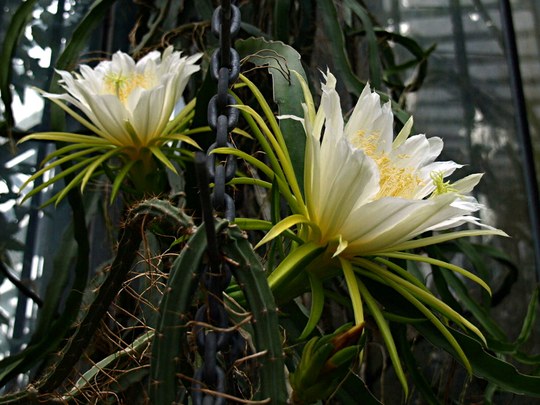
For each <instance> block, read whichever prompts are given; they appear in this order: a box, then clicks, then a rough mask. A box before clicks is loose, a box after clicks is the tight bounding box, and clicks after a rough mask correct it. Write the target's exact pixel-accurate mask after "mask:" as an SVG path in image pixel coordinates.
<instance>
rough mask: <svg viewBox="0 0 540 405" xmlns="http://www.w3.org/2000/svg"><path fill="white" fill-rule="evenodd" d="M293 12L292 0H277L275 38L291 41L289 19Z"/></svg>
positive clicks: (275, 7)
mask: <svg viewBox="0 0 540 405" xmlns="http://www.w3.org/2000/svg"><path fill="white" fill-rule="evenodd" d="M290 12H291V0H275V2H274V18H273V20H272V25H273V28H274V38H275V39H276V40H278V41H283V42H284V43H288V42H289V32H290V29H289V20H290Z"/></svg>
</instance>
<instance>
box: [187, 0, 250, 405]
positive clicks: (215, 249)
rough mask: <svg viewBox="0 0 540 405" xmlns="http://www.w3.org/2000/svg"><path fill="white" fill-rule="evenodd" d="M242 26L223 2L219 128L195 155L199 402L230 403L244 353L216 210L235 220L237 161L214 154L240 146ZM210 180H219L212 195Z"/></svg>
mask: <svg viewBox="0 0 540 405" xmlns="http://www.w3.org/2000/svg"><path fill="white" fill-rule="evenodd" d="M239 30H240V10H239V8H238V7H237V6H236V5H234V4H231V0H222V2H221V6H219V7H217V8H216V10H215V11H214V14H213V16H212V32H213V33H214V35H216V36H217V37H218V38H219V43H220V46H219V48H218V49H216V51H215V52H214V53H213V55H212V58H211V62H210V73H211V75H212V77H213V78H214V80H216V81H217V94H216V95H215V96H213V97H212V98H211V99H210V102H209V103H208V124H209V126H210V128H211V129H212V130H213V131H214V134H215V137H216V140H215V142H214V143H213V144H212V145H211V146H210V147H209V148H208V151H207V154H206V155H204V154H198V155H196V157H195V164H196V168H197V179H198V183H199V188H200V197H201V206H202V215H203V221H204V223H205V227H206V237H207V241H208V248H207V256H208V264H207V265H205V266H204V268H203V269H202V277H201V287H202V289H203V291H204V292H205V297H206V299H205V303H204V304H203V305H202V306H201V307H200V308H199V309H198V310H197V313H196V314H195V323H194V324H195V326H194V327H193V336H194V337H195V342H196V345H197V350H198V352H199V355H200V356H201V358H202V359H203V363H202V365H201V367H199V368H198V369H197V370H196V371H195V373H194V376H193V378H194V383H193V385H192V389H191V395H192V399H193V404H194V405H211V404H214V405H218V404H219V405H221V404H225V397H224V396H221V395H219V394H220V393H221V394H224V393H226V390H227V378H226V376H227V373H226V372H225V370H224V367H225V368H227V369H229V368H230V367H231V365H232V363H233V362H234V360H236V359H237V358H238V357H239V356H241V355H242V351H243V347H244V342H243V340H242V337H241V336H240V334H239V333H238V332H236V331H235V332H226V330H227V328H228V327H229V317H228V314H227V311H226V309H225V306H224V304H223V298H222V297H223V291H224V290H225V288H227V286H228V285H229V282H230V280H231V271H230V269H229V266H228V265H227V264H226V263H225V262H223V260H221V259H222V256H221V253H220V250H219V243H218V239H217V237H216V233H215V228H214V217H213V212H212V211H215V212H217V213H218V215H220V214H221V215H223V217H224V218H225V219H227V220H228V221H233V220H234V217H235V205H234V200H233V198H232V197H231V196H230V195H229V194H228V193H227V190H226V184H227V183H228V182H229V181H230V180H232V179H233V177H234V175H235V173H236V168H237V166H236V159H235V158H234V157H233V156H231V155H219V154H213V153H211V152H212V151H213V150H214V149H217V148H222V147H230V148H233V147H234V145H233V144H232V143H231V142H229V140H228V138H229V134H230V132H231V131H232V129H233V128H235V127H236V125H237V123H238V118H239V111H238V109H236V108H234V107H231V105H232V104H235V103H236V101H235V99H234V97H232V96H231V95H230V94H229V93H228V91H229V87H230V85H231V84H232V83H234V82H235V81H236V80H237V79H238V76H239V74H240V58H239V56H238V52H236V50H235V49H234V48H232V39H233V38H234V37H235V36H236V35H237V33H238V31H239ZM209 181H211V182H213V183H214V188H213V191H212V193H211V195H210V193H209V186H208V183H209ZM207 325H211V326H207ZM203 389H204V391H203Z"/></svg>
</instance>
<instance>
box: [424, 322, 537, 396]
mask: <svg viewBox="0 0 540 405" xmlns="http://www.w3.org/2000/svg"><path fill="white" fill-rule="evenodd" d="M414 327H415V328H416V329H417V330H418V331H419V332H420V333H421V334H422V335H423V336H425V337H426V338H427V339H428V340H429V341H430V342H431V343H432V344H433V345H435V346H437V347H440V348H443V349H444V350H446V351H447V352H449V353H450V354H452V355H453V356H454V357H456V359H458V360H459V357H457V356H456V352H455V351H454V350H453V348H452V347H451V345H450V344H449V343H448V341H447V340H446V339H444V338H442V336H441V335H440V334H439V333H437V331H435V330H434V328H433V326H432V325H430V324H428V323H421V324H416V325H414ZM447 329H448V330H449V331H450V333H451V334H452V335H453V336H454V338H455V339H456V340H457V342H458V343H459V345H460V347H461V348H462V349H463V351H464V352H465V355H466V356H467V359H468V360H469V362H470V363H471V366H472V371H473V374H474V375H475V376H477V377H480V378H483V379H485V380H487V381H489V382H491V383H493V384H495V385H497V386H498V387H499V388H500V389H501V390H503V391H508V392H513V393H515V394H518V395H528V396H531V397H535V398H539V397H540V377H537V376H532V375H526V374H522V373H520V372H519V371H517V370H516V368H515V367H514V366H512V365H511V364H509V363H507V362H505V361H503V360H501V359H499V358H497V357H495V356H493V355H492V354H489V353H487V352H486V351H485V349H484V347H483V346H482V344H480V342H478V341H477V340H476V339H473V338H472V337H469V336H467V335H465V334H463V333H461V332H458V331H457V330H454V329H452V328H450V327H447Z"/></svg>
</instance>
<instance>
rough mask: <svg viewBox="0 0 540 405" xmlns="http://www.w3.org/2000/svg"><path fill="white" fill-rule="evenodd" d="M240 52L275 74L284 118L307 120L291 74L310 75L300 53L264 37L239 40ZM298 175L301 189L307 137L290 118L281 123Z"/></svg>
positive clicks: (237, 44) (277, 94)
mask: <svg viewBox="0 0 540 405" xmlns="http://www.w3.org/2000/svg"><path fill="white" fill-rule="evenodd" d="M236 49H237V50H238V52H239V54H240V56H241V57H242V58H246V57H249V61H250V62H252V63H254V64H255V65H257V66H268V70H269V72H270V74H271V75H272V82H273V90H274V101H275V102H276V104H277V106H278V112H279V114H280V115H295V116H297V117H303V115H304V112H303V110H302V103H303V102H304V97H303V94H302V90H301V87H300V84H299V82H298V79H297V78H296V77H295V75H293V74H292V73H291V71H292V70H294V71H296V72H298V73H299V74H300V75H301V76H302V77H303V78H304V79H305V80H306V81H307V79H306V74H305V72H304V68H303V67H302V63H301V61H300V54H299V53H298V52H297V51H296V50H295V49H294V48H292V47H291V46H289V45H285V44H284V43H282V42H274V41H267V40H265V39H263V38H249V39H246V40H238V41H236ZM279 126H280V128H281V131H282V133H283V137H284V138H285V143H286V144H287V149H288V151H289V156H290V158H291V162H292V164H293V168H294V173H295V174H296V179H297V181H298V184H299V185H300V188H301V189H302V188H303V186H302V185H303V181H304V150H305V145H306V137H305V135H304V129H303V127H302V124H301V123H300V122H297V121H294V120H290V119H286V120H281V122H280V123H279Z"/></svg>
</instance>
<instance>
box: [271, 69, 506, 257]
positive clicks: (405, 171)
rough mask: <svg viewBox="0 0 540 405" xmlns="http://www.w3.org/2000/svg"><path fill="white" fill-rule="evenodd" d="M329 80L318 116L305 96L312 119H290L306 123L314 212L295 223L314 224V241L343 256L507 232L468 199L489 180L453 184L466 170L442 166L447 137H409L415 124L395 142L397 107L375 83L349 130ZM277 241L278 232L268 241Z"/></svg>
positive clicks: (309, 198)
mask: <svg viewBox="0 0 540 405" xmlns="http://www.w3.org/2000/svg"><path fill="white" fill-rule="evenodd" d="M325 79H326V83H323V84H322V91H323V92H322V98H321V103H320V107H319V109H318V110H317V111H315V108H314V106H313V101H312V100H311V95H310V94H309V92H307V91H305V93H306V94H305V96H306V103H305V104H304V113H305V114H304V118H303V119H302V118H298V117H286V118H294V119H297V120H300V121H302V122H303V125H304V129H305V131H306V136H307V142H306V155H305V166H304V188H305V201H306V207H307V210H306V211H307V214H305V213H304V214H301V215H302V216H304V217H305V218H304V219H298V215H297V216H296V219H295V220H294V223H301V222H305V223H309V224H310V228H311V231H310V235H309V236H308V237H307V239H308V240H312V241H315V242H318V243H319V244H321V245H325V244H329V246H330V247H331V249H334V252H333V254H334V255H335V256H336V255H340V256H342V257H354V256H366V255H374V254H377V253H382V252H389V251H393V250H395V249H396V248H398V247H399V246H400V244H402V243H403V242H405V241H409V240H411V239H413V238H415V237H416V236H419V235H421V234H422V233H424V232H426V231H439V230H445V229H450V228H454V227H457V226H459V225H461V224H464V223H472V224H475V225H480V226H483V227H485V228H488V229H489V230H490V231H493V233H497V234H504V233H503V232H501V231H498V230H495V229H494V228H491V227H489V226H486V225H482V224H480V223H479V219H478V218H476V217H474V216H473V215H471V214H472V213H474V212H476V211H478V210H479V209H480V208H481V204H479V203H478V202H477V201H476V199H475V198H474V197H472V196H467V195H466V194H467V193H469V192H470V191H471V190H472V189H473V188H474V186H476V184H477V183H478V182H479V181H480V178H481V177H482V175H481V174H472V175H469V176H467V177H465V178H463V179H461V180H459V181H456V182H455V183H453V184H450V183H449V182H445V180H444V178H445V177H447V176H448V175H450V174H451V173H453V172H454V171H455V170H456V169H457V168H460V167H461V165H459V164H457V163H455V162H452V161H444V162H437V161H435V159H436V158H437V157H438V156H439V154H440V153H441V151H442V148H443V141H442V140H441V139H440V138H436V137H433V138H429V139H428V138H426V136H425V135H415V136H410V137H409V134H410V129H411V127H412V119H411V120H409V122H407V123H406V125H405V126H404V128H403V130H402V131H401V132H400V134H399V135H398V136H397V137H396V139H395V140H394V139H393V138H394V137H393V121H394V116H393V114H392V110H391V107H390V103H386V104H384V105H382V106H381V103H380V98H379V95H378V94H377V93H374V92H372V91H371V89H370V87H369V85H366V87H365V88H364V90H363V92H362V94H361V95H360V98H359V99H358V102H357V104H356V106H355V108H354V110H353V112H352V114H351V116H350V118H349V120H348V122H347V123H346V124H345V123H344V120H343V113H342V110H341V105H340V98H339V95H338V93H337V92H336V89H335V85H336V79H335V77H334V76H333V75H332V74H331V73H329V72H328V73H327V75H326V76H325ZM299 214H300V213H299ZM285 221H287V220H284V223H286V222H285ZM288 221H289V222H288V225H290V224H291V223H292V222H291V220H288ZM281 230H283V226H279V225H278V226H276V231H281ZM275 236H276V232H270V233H269V234H268V235H267V236H266V237H265V238H264V239H263V241H261V242H262V243H263V242H266V241H268V240H269V239H271V238H273V237H275ZM314 239H318V240H314Z"/></svg>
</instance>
